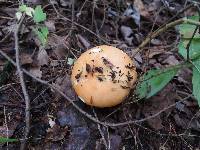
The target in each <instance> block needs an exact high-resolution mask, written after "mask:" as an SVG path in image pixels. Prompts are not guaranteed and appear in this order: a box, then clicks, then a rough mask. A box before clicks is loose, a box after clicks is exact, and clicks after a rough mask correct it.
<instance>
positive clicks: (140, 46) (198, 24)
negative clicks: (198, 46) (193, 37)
mask: <svg viewBox="0 0 200 150" xmlns="http://www.w3.org/2000/svg"><path fill="white" fill-rule="evenodd" d="M183 23H185V24H191V25H196V26H200V22H198V21H194V20H191V19H187V18H181V19H178V20H175V21H173V22H170V23H168V24H166V25H165V26H163V27H162V28H159V29H157V30H156V31H154V32H153V33H151V34H149V35H148V36H147V38H146V39H145V40H144V41H143V42H142V43H141V44H140V45H139V46H138V47H137V48H136V49H133V50H132V57H134V56H135V55H136V54H137V53H138V52H140V51H141V50H142V48H143V47H144V46H145V45H146V44H148V43H149V42H150V41H151V40H152V39H153V38H155V37H157V36H158V35H160V34H161V33H163V32H165V31H166V30H168V29H169V28H172V27H175V26H176V25H179V24H183Z"/></svg>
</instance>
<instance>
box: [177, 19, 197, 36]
mask: <svg viewBox="0 0 200 150" xmlns="http://www.w3.org/2000/svg"><path fill="white" fill-rule="evenodd" d="M188 19H191V20H194V21H199V16H191V17H188ZM195 28H196V26H195V25H191V24H187V23H183V24H181V25H179V26H178V29H179V32H180V34H181V37H182V38H184V39H190V38H191V37H192V35H193V32H194V30H195ZM194 38H200V34H199V33H198V32H196V34H195V36H194Z"/></svg>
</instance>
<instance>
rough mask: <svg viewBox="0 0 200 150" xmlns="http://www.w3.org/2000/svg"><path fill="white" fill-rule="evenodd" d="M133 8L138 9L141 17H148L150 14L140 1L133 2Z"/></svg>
mask: <svg viewBox="0 0 200 150" xmlns="http://www.w3.org/2000/svg"><path fill="white" fill-rule="evenodd" d="M134 6H135V7H136V8H138V9H139V12H140V14H141V16H143V17H149V16H150V14H149V12H148V10H147V9H146V8H145V6H144V4H143V2H142V1H141V0H134Z"/></svg>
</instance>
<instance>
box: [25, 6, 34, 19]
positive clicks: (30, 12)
mask: <svg viewBox="0 0 200 150" xmlns="http://www.w3.org/2000/svg"><path fill="white" fill-rule="evenodd" d="M25 13H26V14H27V15H28V16H30V17H33V14H34V9H33V8H31V7H27V9H26V11H25Z"/></svg>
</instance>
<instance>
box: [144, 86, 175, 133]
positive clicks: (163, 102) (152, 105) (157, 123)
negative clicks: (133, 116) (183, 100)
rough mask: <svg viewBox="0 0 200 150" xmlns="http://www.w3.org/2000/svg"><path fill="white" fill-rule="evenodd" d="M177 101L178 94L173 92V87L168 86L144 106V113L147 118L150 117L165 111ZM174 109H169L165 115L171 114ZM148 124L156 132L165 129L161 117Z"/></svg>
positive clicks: (151, 120)
mask: <svg viewBox="0 0 200 150" xmlns="http://www.w3.org/2000/svg"><path fill="white" fill-rule="evenodd" d="M176 99H177V95H176V93H175V92H174V91H173V85H172V84H168V85H167V86H166V87H165V88H164V89H163V90H162V91H161V92H159V93H158V94H157V95H156V96H153V97H152V98H151V99H149V100H148V102H147V103H146V105H145V106H144V108H143V110H142V113H143V114H144V116H145V117H149V116H151V115H153V114H156V113H157V112H159V111H161V110H163V109H164V108H166V107H168V106H169V105H172V104H174V103H175V100H176ZM171 111H172V109H168V110H166V111H165V113H167V114H169V113H170V112H171ZM147 122H148V124H149V125H150V126H151V127H152V128H154V129H155V130H160V129H162V128H163V125H162V119H161V116H160V115H159V116H157V117H155V118H153V119H149V120H148V121H147Z"/></svg>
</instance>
